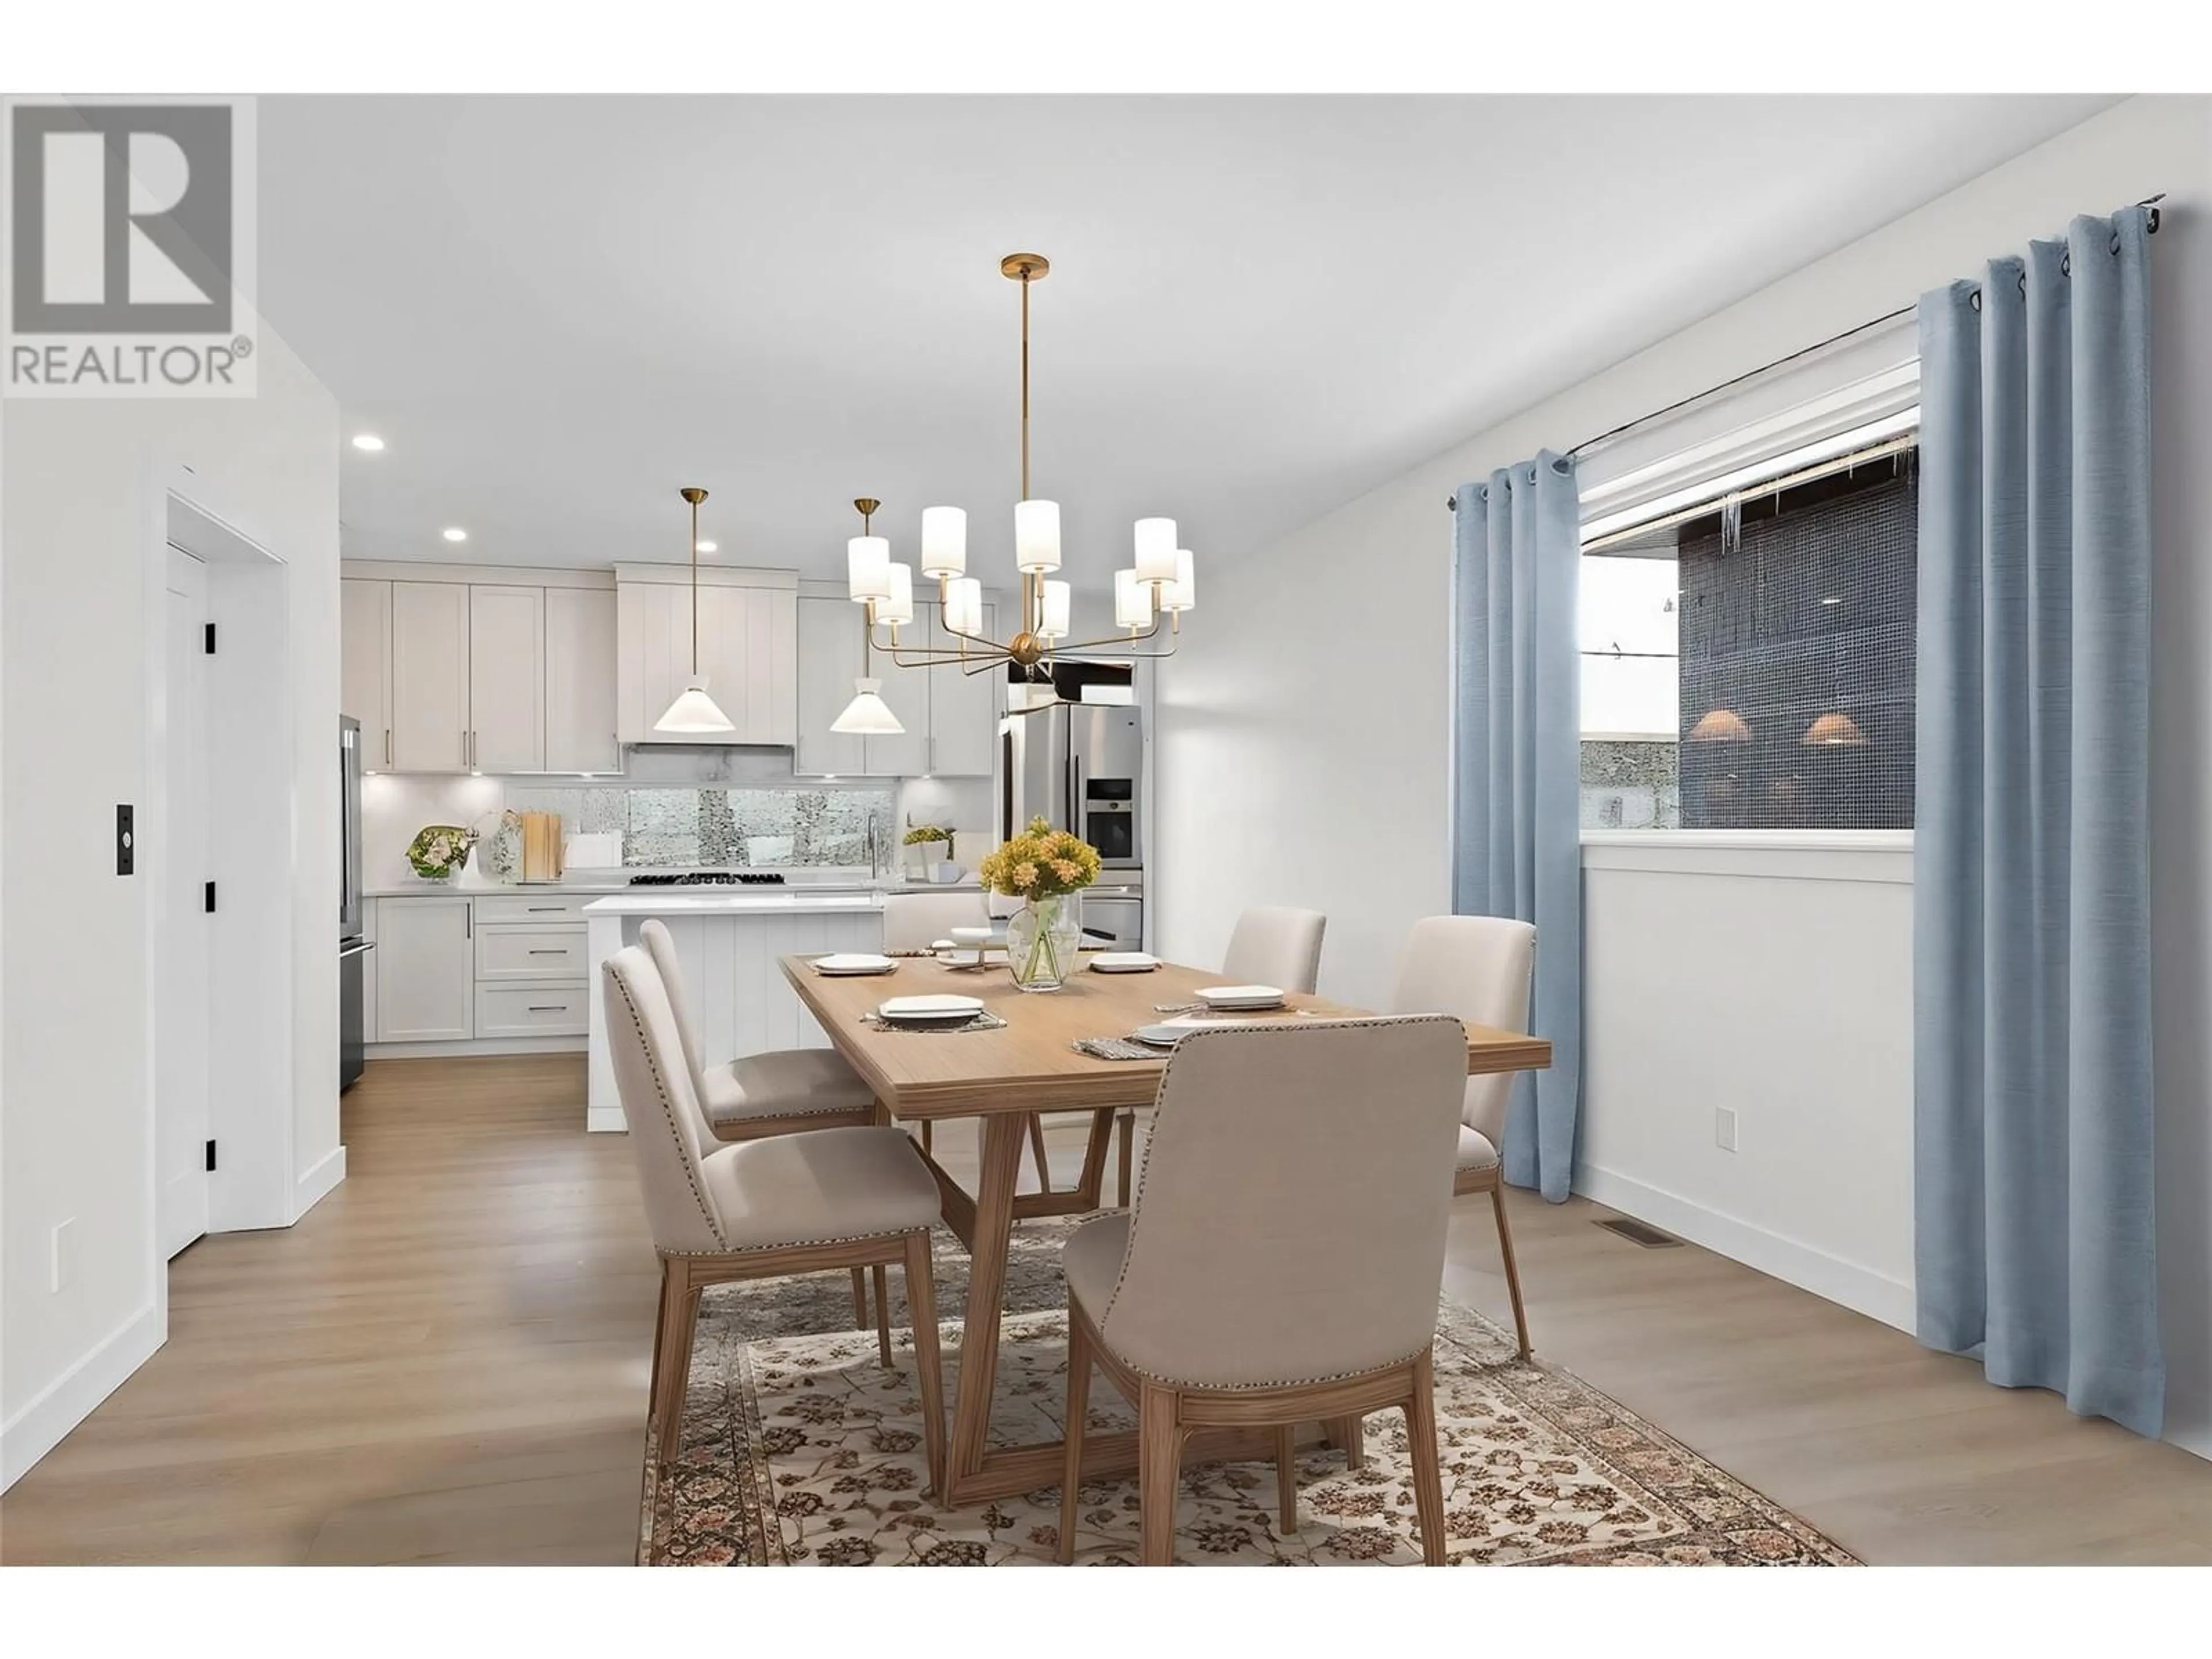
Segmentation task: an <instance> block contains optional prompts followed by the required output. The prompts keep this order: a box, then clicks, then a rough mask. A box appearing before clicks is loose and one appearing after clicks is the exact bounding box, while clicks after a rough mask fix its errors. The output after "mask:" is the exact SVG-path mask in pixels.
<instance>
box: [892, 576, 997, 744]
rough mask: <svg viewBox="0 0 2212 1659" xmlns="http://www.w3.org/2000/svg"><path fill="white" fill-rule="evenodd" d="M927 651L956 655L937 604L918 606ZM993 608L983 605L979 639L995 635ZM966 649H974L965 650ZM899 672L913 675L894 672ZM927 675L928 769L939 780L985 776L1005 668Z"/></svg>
mask: <svg viewBox="0 0 2212 1659" xmlns="http://www.w3.org/2000/svg"><path fill="white" fill-rule="evenodd" d="M920 610H921V613H922V616H923V619H924V620H926V621H927V623H928V628H927V642H928V645H929V648H930V649H931V650H933V651H957V650H958V649H959V648H960V636H959V635H957V634H955V633H953V632H951V630H950V629H947V628H946V627H945V623H944V613H943V612H942V611H940V610H939V607H938V606H936V605H923V606H921V607H920ZM998 616H999V612H998V607H997V606H996V605H985V606H984V607H983V629H982V633H983V637H984V638H985V639H992V640H994V639H996V638H998V637H999V635H998ZM969 648H970V649H971V650H972V649H975V647H969ZM897 672H900V673H910V672H913V671H912V670H908V669H900V670H898V671H897ZM928 676H929V769H930V770H931V771H932V772H933V773H935V774H936V775H938V776H939V777H941V778H970V777H973V778H987V777H989V776H990V775H991V760H992V757H993V756H994V754H995V753H996V752H997V750H998V736H999V703H1000V699H1001V698H1002V696H1004V693H1003V692H1002V691H1001V690H1000V687H1002V686H1003V685H1005V684H1006V664H1005V663H1004V661H1003V660H1002V661H1001V662H1000V664H999V665H997V666H996V667H995V668H990V669H986V670H985V671H983V672H981V673H980V674H970V673H969V672H968V671H966V669H965V668H933V669H930V670H929V671H928Z"/></svg>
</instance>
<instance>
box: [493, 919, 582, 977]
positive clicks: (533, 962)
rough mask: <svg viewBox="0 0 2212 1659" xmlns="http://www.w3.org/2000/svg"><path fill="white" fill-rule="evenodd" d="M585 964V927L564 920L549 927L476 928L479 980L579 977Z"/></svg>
mask: <svg viewBox="0 0 2212 1659" xmlns="http://www.w3.org/2000/svg"><path fill="white" fill-rule="evenodd" d="M589 971H590V970H589V969H587V968H586V966H585V957H584V930H583V929H582V928H581V927H576V926H574V924H570V923H563V924H561V925H559V926H556V927H478V928H477V978H478V979H479V980H502V979H549V980H550V979H559V980H570V979H574V980H580V979H583V978H586V976H587V975H588V974H589Z"/></svg>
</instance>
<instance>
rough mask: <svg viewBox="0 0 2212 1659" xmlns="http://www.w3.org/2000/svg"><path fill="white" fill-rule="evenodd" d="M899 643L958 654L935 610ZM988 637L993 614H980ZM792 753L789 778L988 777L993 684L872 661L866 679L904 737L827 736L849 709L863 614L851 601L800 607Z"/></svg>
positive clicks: (877, 656) (949, 668) (920, 611)
mask: <svg viewBox="0 0 2212 1659" xmlns="http://www.w3.org/2000/svg"><path fill="white" fill-rule="evenodd" d="M983 614H984V621H983V628H984V632H985V633H986V634H988V633H989V631H990V629H991V628H992V626H993V623H994V607H992V606H990V605H986V606H985V607H984V613H983ZM899 635H900V644H901V645H902V647H910V648H913V649H915V650H933V651H942V650H957V648H958V647H959V644H960V641H959V639H958V637H957V635H953V634H951V633H949V632H947V631H946V630H945V627H944V625H943V623H941V621H940V620H939V611H938V607H937V606H935V605H930V604H927V602H925V603H922V604H919V605H916V606H915V623H914V625H913V626H912V627H910V628H902V629H900V630H899ZM860 658H861V651H860V606H859V605H855V604H854V603H853V602H852V601H851V600H850V599H835V598H827V599H817V598H814V597H812V596H811V595H810V596H808V597H807V598H805V599H800V600H799V744H798V753H797V757H796V758H795V760H794V763H793V770H794V771H796V772H798V773H799V774H800V775H804V776H819V775H823V774H833V775H837V776H841V777H885V778H911V777H921V776H924V775H932V774H933V775H937V776H939V777H988V776H989V775H991V757H992V752H993V749H994V737H995V735H996V732H997V727H998V700H999V690H998V687H999V680H1000V675H999V674H998V673H994V672H992V671H984V672H981V673H979V674H975V675H973V676H970V675H969V674H966V673H963V671H961V669H959V668H958V667H957V666H955V665H950V664H948V665H945V666H943V667H939V668H922V667H919V666H917V667H912V668H901V667H900V666H899V665H897V664H896V663H895V662H893V661H892V660H891V659H890V653H888V652H884V651H878V652H876V653H873V656H872V661H871V663H870V669H871V671H872V673H873V674H874V676H875V678H877V679H878V680H879V681H881V682H882V684H883V691H882V696H883V699H884V703H885V704H886V705H887V706H888V707H889V708H890V711H891V713H892V714H896V715H897V716H898V721H899V724H900V725H901V726H904V727H905V728H906V730H905V732H902V733H901V734H900V735H898V736H896V737H884V738H853V737H845V736H842V735H841V734H839V733H837V732H832V731H831V730H830V729H829V723H830V722H831V721H832V720H836V718H837V716H838V714H840V713H842V711H843V709H844V707H845V705H846V704H847V703H848V702H852V700H853V682H854V680H855V679H857V678H859V677H860Z"/></svg>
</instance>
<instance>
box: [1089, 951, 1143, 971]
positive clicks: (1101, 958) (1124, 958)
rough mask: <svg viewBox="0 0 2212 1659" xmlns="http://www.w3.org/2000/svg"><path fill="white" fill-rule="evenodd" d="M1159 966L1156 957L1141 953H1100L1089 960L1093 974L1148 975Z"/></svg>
mask: <svg viewBox="0 0 2212 1659" xmlns="http://www.w3.org/2000/svg"><path fill="white" fill-rule="evenodd" d="M1159 965H1160V959H1159V958H1158V957H1154V956H1147V955H1146V954H1145V952H1143V951H1100V952H1099V953H1098V954H1097V956H1095V957H1091V972H1092V973H1094V974H1149V973H1151V972H1152V969H1155V968H1157V967H1158V966H1159Z"/></svg>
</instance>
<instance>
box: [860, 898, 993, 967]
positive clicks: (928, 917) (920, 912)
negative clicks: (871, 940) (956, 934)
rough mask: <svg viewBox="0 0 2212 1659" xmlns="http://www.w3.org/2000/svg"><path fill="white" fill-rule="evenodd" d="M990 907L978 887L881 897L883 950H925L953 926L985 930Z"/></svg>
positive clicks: (897, 951)
mask: <svg viewBox="0 0 2212 1659" xmlns="http://www.w3.org/2000/svg"><path fill="white" fill-rule="evenodd" d="M990 925H991V909H990V907H989V906H988V905H987V904H986V903H985V902H983V894H982V890H981V889H980V888H972V887H971V888H963V889H961V890H958V891H956V892H951V893H886V894H884V950H886V951H890V953H891V954H892V955H893V956H896V955H898V954H899V953H900V952H901V951H927V949H929V947H930V946H931V945H934V944H936V943H937V941H938V940H939V939H943V938H945V937H946V936H947V935H948V934H950V933H951V931H952V930H953V929H954V928H956V927H989V926H990Z"/></svg>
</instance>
